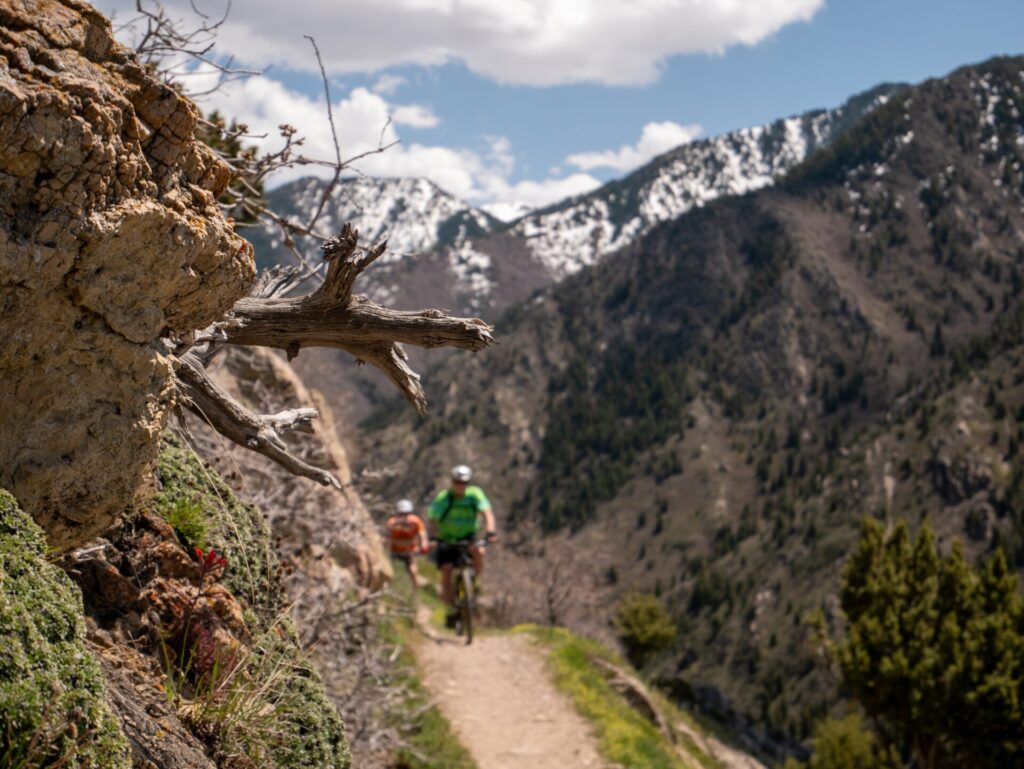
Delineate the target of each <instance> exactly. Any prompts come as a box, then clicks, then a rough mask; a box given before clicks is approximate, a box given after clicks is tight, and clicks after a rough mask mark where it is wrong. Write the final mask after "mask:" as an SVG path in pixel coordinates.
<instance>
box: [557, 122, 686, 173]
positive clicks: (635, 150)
mask: <svg viewBox="0 0 1024 769" xmlns="http://www.w3.org/2000/svg"><path fill="white" fill-rule="evenodd" d="M702 131H703V129H702V128H701V127H700V126H699V125H697V124H695V123H692V124H689V125H680V124H679V123H673V122H672V121H670V120H667V121H665V122H663V123H647V124H646V125H645V126H644V127H643V131H641V133H640V140H639V141H638V142H637V143H636V144H625V145H623V146H621V147H619V148H618V149H617V150H604V151H602V152H578V153H575V154H573V155H569V157H567V158H566V159H565V162H566V163H569V164H570V165H573V166H576V167H577V168H581V169H583V170H584V171H592V170H593V169H595V168H611V169H614V170H616V171H621V172H626V171H632V170H633V169H634V168H636V167H638V166H641V165H643V164H644V163H646V162H647V161H648V160H651V159H652V158H655V157H657V156H658V155H660V154H662V153H663V152H668V151H669V150H670V149H673V148H675V147H678V146H679V145H680V144H688V143H689V142H691V141H693V140H694V139H696V138H697V137H698V136H700V134H701V132H702Z"/></svg>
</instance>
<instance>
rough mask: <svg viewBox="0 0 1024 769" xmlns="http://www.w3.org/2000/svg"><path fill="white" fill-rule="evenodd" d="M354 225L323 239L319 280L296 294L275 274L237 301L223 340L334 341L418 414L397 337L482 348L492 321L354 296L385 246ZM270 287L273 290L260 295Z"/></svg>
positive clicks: (416, 391)
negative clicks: (367, 243)
mask: <svg viewBox="0 0 1024 769" xmlns="http://www.w3.org/2000/svg"><path fill="white" fill-rule="evenodd" d="M358 237H359V235H358V232H357V231H356V230H355V229H354V228H352V227H351V226H349V225H346V227H345V229H344V230H343V231H342V233H341V235H340V236H338V237H336V238H332V239H331V240H329V241H328V242H327V243H325V244H324V247H323V252H324V259H325V260H326V261H327V263H328V268H327V275H326V277H325V278H324V282H323V283H322V284H321V286H320V287H319V288H318V289H317V290H316V291H313V292H312V293H310V294H306V295H305V296H299V297H282V296H280V295H279V291H278V290H277V289H278V286H277V285H274V283H275V281H269V283H268V284H265V285H264V295H263V296H248V297H246V298H244V299H241V300H240V301H239V302H238V303H236V304H235V306H234V308H233V309H232V311H231V322H229V323H225V324H224V326H223V331H224V337H225V339H226V341H227V343H228V344H235V345H255V346H261V347H275V348H278V349H281V350H284V351H286V352H287V353H288V356H289V357H290V358H292V357H295V356H296V355H298V353H299V350H301V349H302V348H304V347H333V348H337V349H340V350H345V351H347V352H349V353H351V354H352V355H353V356H354V357H355V358H356V360H357V361H358V362H359V363H369V364H372V365H374V366H376V367H377V368H379V369H380V370H381V371H383V372H384V373H385V374H386V375H387V376H388V378H390V379H391V381H392V382H394V383H395V385H396V386H397V387H398V389H399V390H401V391H402V393H403V394H404V395H405V397H406V398H407V399H408V400H409V401H410V402H411V403H412V404H413V405H414V406H415V407H416V409H417V411H419V412H421V413H423V412H424V411H425V410H426V397H425V396H424V394H423V388H422V387H421V386H420V382H419V376H418V375H417V374H416V373H415V372H414V371H413V370H412V369H411V368H409V366H408V365H407V363H406V361H407V357H406V354H405V351H404V350H403V349H402V344H412V345H417V346H419V347H425V348H434V347H459V348H462V349H466V350H474V351H476V350H482V349H483V348H484V347H486V346H487V345H488V344H490V343H491V342H492V341H493V337H492V336H491V330H492V329H491V326H490V325H488V324H487V323H485V322H484V321H482V320H479V319H478V318H454V317H451V316H449V315H446V314H445V313H444V311H442V310H419V311H414V312H400V311H396V310H390V309H388V308H386V307H382V306H381V305H379V304H376V303H375V302H371V301H370V300H369V299H367V298H366V297H364V296H360V295H353V294H352V288H353V284H354V283H355V280H356V278H357V277H358V276H359V274H360V273H362V271H363V270H365V269H366V268H367V267H368V266H369V265H370V264H371V263H372V262H373V261H374V260H375V259H377V258H378V257H379V256H380V255H381V254H383V253H384V244H381V245H379V246H376V247H374V248H372V249H369V250H363V249H361V248H360V247H359V244H358ZM271 285H274V287H273V288H271V289H270V290H271V291H272V292H273V294H272V295H271V296H267V295H266V290H267V289H268V288H269V287H270V286H271Z"/></svg>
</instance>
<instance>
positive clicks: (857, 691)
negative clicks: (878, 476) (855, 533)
mask: <svg viewBox="0 0 1024 769" xmlns="http://www.w3.org/2000/svg"><path fill="white" fill-rule="evenodd" d="M841 602H842V609H843V613H844V614H845V616H846V621H847V632H846V637H845V638H844V639H842V640H840V641H838V642H836V643H834V644H832V651H833V653H834V656H835V659H836V661H837V662H838V664H839V668H840V670H841V672H842V676H843V681H844V683H845V685H846V687H847V689H848V690H849V691H850V692H851V693H852V694H853V695H854V696H855V697H856V698H857V700H858V701H859V702H860V704H861V705H862V706H863V707H864V709H865V710H866V712H867V713H868V715H869V716H870V717H871V720H872V723H873V725H874V726H875V728H876V730H877V732H878V734H877V736H878V738H879V740H880V742H881V743H882V744H883V745H884V746H885V747H887V748H888V747H892V748H895V749H896V750H898V751H899V752H900V753H901V754H902V755H904V756H905V757H906V758H908V759H909V760H912V762H913V765H914V766H916V767H920V768H921V769H945V768H946V767H950V768H951V767H968V766H969V767H975V768H976V769H987V768H988V767H992V769H995V768H996V767H1009V766H1021V765H1022V762H1024V602H1022V599H1021V596H1020V593H1019V592H1018V589H1017V580H1016V577H1015V576H1014V575H1013V574H1011V573H1010V571H1009V569H1008V568H1007V565H1006V561H1005V559H1004V558H1003V556H1002V554H1001V553H1000V552H998V551H997V553H996V554H995V555H994V556H993V557H992V558H991V559H990V560H989V561H988V562H987V563H985V564H983V565H982V566H981V567H979V568H977V569H972V568H971V566H970V564H968V563H967V561H966V559H965V557H964V555H963V552H962V550H961V548H960V546H959V543H957V544H956V545H954V547H953V550H952V552H951V553H950V555H949V556H946V557H942V556H941V555H940V554H939V552H938V550H937V548H936V544H935V537H934V535H933V533H932V531H931V528H930V527H929V526H927V525H925V526H924V527H923V528H922V529H921V532H920V533H919V534H918V537H917V539H916V541H911V537H910V534H909V532H908V530H907V526H906V524H904V523H900V524H898V525H897V526H896V527H895V528H894V530H893V531H892V532H891V533H888V534H887V533H886V532H885V530H884V528H883V526H882V525H881V524H880V523H878V522H877V521H874V520H871V519H866V520H865V521H864V525H863V528H862V531H861V537H860V541H859V543H858V546H857V549H856V551H855V552H854V553H853V555H852V556H851V558H850V560H849V561H848V563H847V565H846V569H845V572H844V575H843V585H842V591H841Z"/></svg>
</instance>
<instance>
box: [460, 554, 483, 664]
mask: <svg viewBox="0 0 1024 769" xmlns="http://www.w3.org/2000/svg"><path fill="white" fill-rule="evenodd" d="M486 544H487V540H486V539H481V540H477V541H476V542H458V543H454V544H453V545H452V546H453V547H457V548H458V551H459V557H458V560H456V561H455V564H454V565H453V566H452V590H453V591H454V596H453V603H454V607H453V608H454V609H455V635H457V636H461V635H464V636H466V645H467V646H468V645H469V644H471V643H473V610H474V609H475V608H476V590H475V588H474V585H473V556H472V555H471V554H470V552H469V549H470V548H471V547H474V546H475V547H483V546H484V545H486Z"/></svg>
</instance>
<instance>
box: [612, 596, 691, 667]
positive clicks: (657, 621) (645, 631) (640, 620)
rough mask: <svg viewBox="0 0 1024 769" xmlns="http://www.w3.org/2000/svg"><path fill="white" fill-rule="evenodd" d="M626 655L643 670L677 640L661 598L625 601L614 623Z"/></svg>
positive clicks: (653, 597)
mask: <svg viewBox="0 0 1024 769" xmlns="http://www.w3.org/2000/svg"><path fill="white" fill-rule="evenodd" d="M612 625H613V626H614V628H615V630H616V632H617V633H618V636H619V640H620V641H621V642H622V645H623V646H624V647H625V649H626V655H627V656H628V657H629V659H630V662H632V663H633V664H634V665H636V666H637V667H642V666H643V665H644V664H645V663H646V662H647V661H648V660H649V659H650V658H651V656H652V655H654V654H655V653H657V652H659V651H662V650H663V649H667V648H668V647H669V646H671V645H672V642H673V641H675V640H676V633H677V630H676V624H675V622H673V621H672V617H671V616H670V615H669V613H668V611H666V609H665V606H664V604H662V602H661V600H660V599H658V597H657V596H654V595H652V594H650V593H635V594H633V595H631V596H629V597H628V598H626V599H624V600H623V601H622V603H620V604H619V606H618V608H616V610H615V617H614V618H613V620H612Z"/></svg>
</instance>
